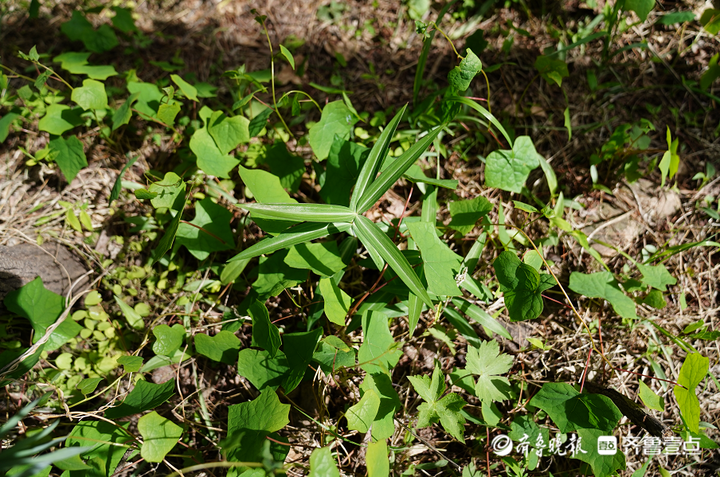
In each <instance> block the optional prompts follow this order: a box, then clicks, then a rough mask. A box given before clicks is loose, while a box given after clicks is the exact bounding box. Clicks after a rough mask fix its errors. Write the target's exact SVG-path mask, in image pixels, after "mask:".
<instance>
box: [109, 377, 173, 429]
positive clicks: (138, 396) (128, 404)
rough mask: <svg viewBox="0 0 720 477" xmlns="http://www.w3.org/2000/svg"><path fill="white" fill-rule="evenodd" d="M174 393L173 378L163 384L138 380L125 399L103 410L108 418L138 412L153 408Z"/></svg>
mask: <svg viewBox="0 0 720 477" xmlns="http://www.w3.org/2000/svg"><path fill="white" fill-rule="evenodd" d="M173 394H175V380H174V379H171V380H169V381H166V382H165V383H163V384H153V383H149V382H147V381H142V380H141V381H138V382H137V383H136V384H135V388H133V390H132V391H130V393H129V394H128V395H127V396H126V397H125V400H124V401H123V402H122V404H120V405H119V406H116V407H111V408H110V409H108V410H106V411H105V417H107V418H108V419H119V418H121V417H126V416H131V415H133V414H139V413H141V412H143V411H147V410H148V409H154V408H156V407H158V406H159V405H160V404H162V403H164V402H165V401H167V400H168V399H170V397H171V396H172V395H173Z"/></svg>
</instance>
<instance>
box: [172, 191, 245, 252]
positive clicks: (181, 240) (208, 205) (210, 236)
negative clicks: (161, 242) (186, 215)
mask: <svg viewBox="0 0 720 477" xmlns="http://www.w3.org/2000/svg"><path fill="white" fill-rule="evenodd" d="M231 221H232V213H231V212H230V211H229V210H227V209H226V208H225V207H223V206H221V205H218V204H216V203H215V202H213V201H212V200H211V199H210V198H209V197H207V198H205V199H203V200H201V201H199V202H196V203H195V218H194V219H193V220H192V221H191V222H190V223H181V224H180V226H179V227H178V231H177V236H176V238H175V243H176V244H179V245H184V246H185V247H187V249H188V250H189V251H190V253H191V254H193V255H194V256H195V258H197V259H198V260H205V259H206V258H208V256H209V255H210V253H211V252H216V251H219V250H228V249H231V248H233V247H234V246H235V239H234V238H233V234H232V230H231V229H230V222H231ZM191 224H192V225H191Z"/></svg>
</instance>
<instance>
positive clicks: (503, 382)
mask: <svg viewBox="0 0 720 477" xmlns="http://www.w3.org/2000/svg"><path fill="white" fill-rule="evenodd" d="M512 363H513V358H512V356H510V355H507V354H504V353H503V354H501V353H500V346H499V345H498V343H497V341H485V342H484V343H482V344H481V345H480V346H479V347H477V348H475V347H473V346H469V347H468V352H467V366H466V370H467V371H469V372H470V373H472V374H474V375H475V376H477V382H476V383H475V395H476V396H477V398H478V399H480V400H481V401H483V402H486V403H488V404H489V403H491V402H493V401H501V400H503V399H509V394H508V392H509V390H510V382H509V381H508V379H507V378H506V377H504V376H500V375H501V374H505V373H507V372H508V371H510V368H512Z"/></svg>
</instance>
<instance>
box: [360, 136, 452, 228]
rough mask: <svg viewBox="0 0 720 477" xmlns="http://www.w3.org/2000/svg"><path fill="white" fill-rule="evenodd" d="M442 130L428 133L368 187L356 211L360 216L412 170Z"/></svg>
mask: <svg viewBox="0 0 720 477" xmlns="http://www.w3.org/2000/svg"><path fill="white" fill-rule="evenodd" d="M441 129H442V128H441V127H436V128H435V129H433V130H432V131H430V132H428V133H427V134H426V135H425V137H423V138H422V139H420V140H419V141H418V142H416V143H415V144H413V145H412V146H411V147H410V149H408V150H407V151H405V153H403V155H402V156H400V157H398V158H397V159H395V161H394V162H393V163H392V164H390V166H389V167H388V168H387V169H385V171H383V173H382V174H380V177H378V178H377V179H375V182H373V183H372V184H371V185H370V187H368V189H367V190H366V191H365V193H364V194H363V195H362V197H361V198H360V202H359V204H358V206H357V209H356V210H357V212H358V213H359V214H362V213H364V212H365V211H366V210H368V209H369V208H370V207H372V206H373V204H374V203H375V202H377V201H378V199H379V198H380V197H382V195H383V194H384V193H385V192H387V190H388V189H389V188H390V187H392V185H393V184H394V183H395V181H397V180H398V179H399V178H400V176H401V175H403V174H404V173H405V172H406V171H407V170H408V169H409V168H410V166H412V165H413V164H415V161H417V160H418V158H419V157H420V156H421V155H422V153H423V152H425V150H426V149H427V148H428V147H429V146H430V144H432V142H433V141H434V140H435V138H436V137H437V135H438V134H439V133H440V130H441Z"/></svg>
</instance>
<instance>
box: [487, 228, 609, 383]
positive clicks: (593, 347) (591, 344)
mask: <svg viewBox="0 0 720 477" xmlns="http://www.w3.org/2000/svg"><path fill="white" fill-rule="evenodd" d="M493 225H496V226H498V227H511V228H513V229H515V230H517V231H518V232H519V233H520V234H521V235H522V236H523V237H525V239H527V241H528V242H530V245H531V246H532V248H533V250H535V252H536V253H537V254H538V256H539V257H540V259H541V260H542V262H543V264H544V265H545V268H547V271H548V272H550V275H552V277H553V279H554V280H555V283H557V284H558V286H559V287H560V291H562V294H563V295H564V296H565V299H566V300H567V302H568V304H569V305H570V308H571V309H572V311H573V314H574V315H575V316H576V317H577V319H578V321H579V322H580V324H581V325H582V326H583V327H584V328H585V331H586V332H587V335H588V337H589V338H590V346H591V347H592V349H593V350H595V351H596V352H597V353H598V354H599V355H600V356H601V357H602V359H603V361H605V363H607V365H608V366H610V369H613V370H614V369H615V366H613V365H612V363H610V361H609V360H608V359H607V357H606V356H605V354H604V353H603V352H602V351H600V350H599V349H598V348H597V346H596V345H595V340H594V339H593V336H592V331H590V327H588V325H587V323H585V320H583V319H582V317H581V316H580V313H579V312H578V311H577V308H575V305H573V302H572V300H571V299H570V295H568V293H567V291H565V287H563V286H562V283H560V280H559V279H558V277H557V275H555V272H553V271H552V269H551V268H550V265H549V264H548V263H547V261H546V260H545V257H543V255H542V254H541V253H540V250H538V248H537V246H536V245H535V242H533V241H532V239H531V238H530V237H528V235H527V234H526V233H525V231H524V230H522V229H521V228H520V227H517V226H515V225H511V224H493Z"/></svg>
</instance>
